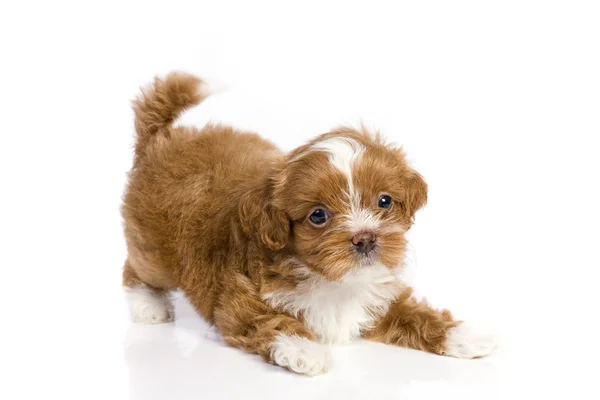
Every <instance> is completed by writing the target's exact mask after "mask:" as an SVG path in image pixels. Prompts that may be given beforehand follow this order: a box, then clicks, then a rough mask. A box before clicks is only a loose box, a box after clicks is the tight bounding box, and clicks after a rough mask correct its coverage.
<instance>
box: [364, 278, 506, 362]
mask: <svg viewBox="0 0 600 400" xmlns="http://www.w3.org/2000/svg"><path fill="white" fill-rule="evenodd" d="M411 295H412V290H410V289H408V290H407V291H405V292H404V293H403V294H402V295H400V297H398V298H397V299H396V301H395V302H394V303H393V304H392V306H391V307H390V309H389V310H388V312H387V314H386V315H384V316H383V317H382V318H380V319H379V321H377V322H376V324H375V327H374V328H373V329H372V330H371V331H369V332H365V333H364V334H363V336H364V337H365V338H366V339H369V340H374V341H378V342H383V343H386V344H394V345H397V346H403V347H410V348H413V349H419V350H424V351H428V352H431V353H435V354H443V355H448V356H452V357H458V358H475V357H482V356H485V355H487V354H489V353H491V352H492V351H493V350H494V348H495V347H496V345H497V340H496V337H495V335H493V334H492V333H490V332H488V331H485V330H481V329H478V328H475V327H473V326H471V325H469V324H466V323H464V322H461V321H455V320H454V319H453V318H452V315H451V314H450V312H449V311H448V310H442V311H440V310H436V309H434V308H432V307H431V306H429V305H428V304H427V303H426V302H425V301H421V302H419V301H417V300H416V299H414V298H413V297H412V296H411Z"/></svg>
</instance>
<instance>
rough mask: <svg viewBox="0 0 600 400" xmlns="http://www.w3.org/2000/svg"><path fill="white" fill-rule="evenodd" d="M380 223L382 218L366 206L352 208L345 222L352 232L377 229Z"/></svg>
mask: <svg viewBox="0 0 600 400" xmlns="http://www.w3.org/2000/svg"><path fill="white" fill-rule="evenodd" d="M380 224H381V221H380V219H379V218H378V217H377V216H376V215H375V214H373V212H372V211H371V210H368V209H365V208H361V209H354V210H352V212H350V214H349V215H348V216H347V219H346V222H345V225H346V226H347V227H348V229H350V231H352V232H359V231H362V230H376V229H378V228H379V226H380Z"/></svg>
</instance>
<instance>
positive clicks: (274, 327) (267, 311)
mask: <svg viewBox="0 0 600 400" xmlns="http://www.w3.org/2000/svg"><path fill="white" fill-rule="evenodd" d="M215 324H216V326H217V329H218V330H219V331H220V333H221V335H223V339H224V340H225V342H226V343H228V344H230V345H232V346H235V347H238V348H240V349H242V350H245V351H247V352H249V353H255V354H258V355H260V356H261V357H263V358H264V359H265V360H266V361H267V362H269V363H272V364H277V365H280V366H282V367H285V368H287V369H289V370H291V371H293V372H297V373H300V374H306V375H317V374H320V373H323V372H326V371H327V370H328V368H329V367H330V366H331V353H330V349H329V347H328V346H326V345H323V344H321V343H319V342H317V341H316V340H315V337H314V335H313V334H312V332H310V330H308V329H307V328H306V326H305V325H304V324H303V323H302V322H301V321H299V320H298V319H296V318H293V317H291V316H289V315H287V314H283V313H280V312H278V311H276V310H274V309H273V308H271V307H270V306H268V305H267V304H265V303H264V302H263V301H261V300H260V298H259V296H258V293H257V292H256V289H255V288H254V287H253V285H252V284H251V283H250V282H249V280H248V279H247V278H246V277H237V278H236V283H235V284H234V287H231V288H230V289H229V290H226V291H224V296H222V297H221V300H220V302H219V307H218V308H217V310H216V311H215Z"/></svg>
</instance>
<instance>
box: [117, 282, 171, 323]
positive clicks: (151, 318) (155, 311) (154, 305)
mask: <svg viewBox="0 0 600 400" xmlns="http://www.w3.org/2000/svg"><path fill="white" fill-rule="evenodd" d="M125 295H126V296H127V300H128V302H129V309H130V311H131V319H132V320H133V322H137V323H141V324H162V323H164V322H170V321H173V319H174V316H175V312H174V310H173V303H172V302H171V298H170V296H169V295H168V294H167V293H157V292H154V291H151V290H149V289H148V288H145V287H143V286H136V287H133V288H129V287H127V288H125Z"/></svg>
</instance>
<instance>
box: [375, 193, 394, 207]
mask: <svg viewBox="0 0 600 400" xmlns="http://www.w3.org/2000/svg"><path fill="white" fill-rule="evenodd" d="M392 201H393V200H392V198H391V197H390V196H388V195H387V194H384V195H382V196H381V197H379V202H378V203H377V205H378V206H379V207H380V208H390V207H392Z"/></svg>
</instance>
